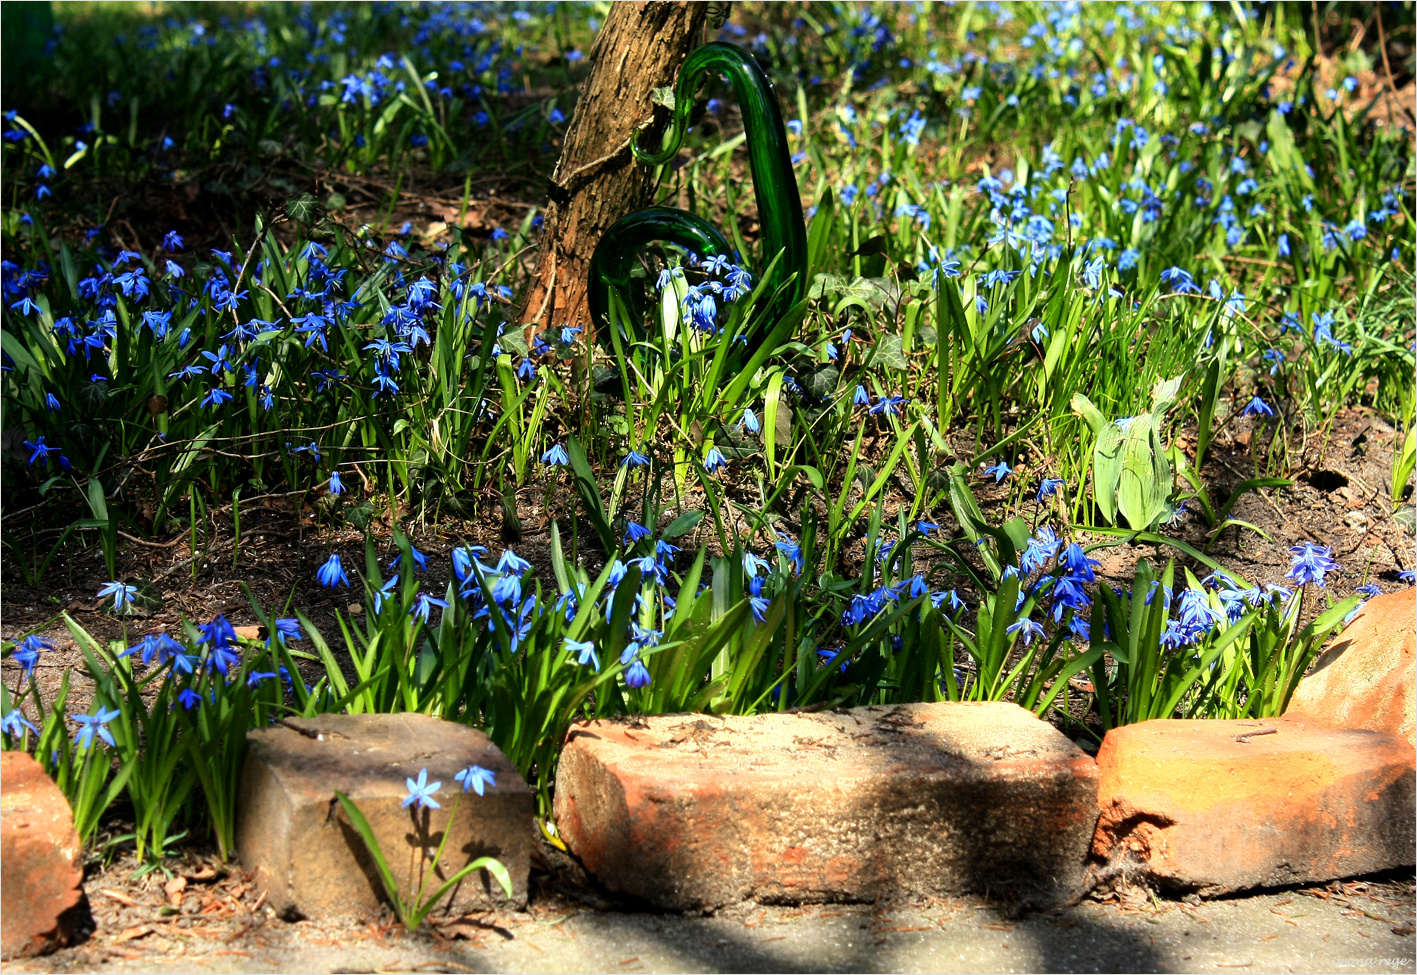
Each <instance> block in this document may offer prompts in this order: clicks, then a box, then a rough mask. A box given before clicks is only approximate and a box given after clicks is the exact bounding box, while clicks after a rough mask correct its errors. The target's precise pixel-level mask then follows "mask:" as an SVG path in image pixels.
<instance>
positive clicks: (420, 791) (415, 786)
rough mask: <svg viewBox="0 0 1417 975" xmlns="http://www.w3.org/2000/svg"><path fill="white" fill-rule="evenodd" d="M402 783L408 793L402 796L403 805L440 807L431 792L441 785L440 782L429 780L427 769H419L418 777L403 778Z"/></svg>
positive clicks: (426, 807)
mask: <svg viewBox="0 0 1417 975" xmlns="http://www.w3.org/2000/svg"><path fill="white" fill-rule="evenodd" d="M404 785H405V786H406V787H407V788H408V795H406V796H404V799H403V807H404V808H405V809H407V808H408V807H409V806H415V807H417V808H419V809H441V808H442V806H440V805H439V804H438V800H437V799H434V798H433V794H434V793H435V792H437V791H438V790H439V789H441V788H442V787H443V783H441V782H429V781H428V770H427V769H426V768H425V769H419V771H418V778H417V779H416V780H415V779H404Z"/></svg>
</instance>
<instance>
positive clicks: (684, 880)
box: [555, 703, 1097, 910]
mask: <svg viewBox="0 0 1417 975" xmlns="http://www.w3.org/2000/svg"><path fill="white" fill-rule="evenodd" d="M1096 776H1097V769H1096V764H1095V763H1094V762H1093V760H1092V759H1091V758H1089V757H1088V756H1087V755H1086V754H1084V753H1083V752H1082V751H1081V750H1080V749H1078V748H1077V747H1076V746H1075V745H1074V744H1073V743H1072V742H1070V741H1069V740H1068V739H1067V738H1066V737H1064V736H1063V735H1062V734H1060V733H1059V732H1058V731H1056V730H1055V729H1053V728H1052V727H1051V726H1049V725H1047V724H1045V723H1044V722H1042V721H1039V720H1038V719H1036V718H1034V717H1033V715H1031V714H1029V713H1028V712H1027V711H1025V710H1023V709H1022V708H1019V707H1017V706H1015V705H1013V704H1006V703H980V704H960V703H943V704H914V705H904V706H900V707H891V708H887V707H866V708H856V709H854V710H851V711H841V712H826V713H814V714H806V713H793V714H766V715H758V716H754V717H719V716H713V715H666V716H661V717H652V718H643V719H635V720H633V721H628V722H627V721H594V722H588V723H583V724H580V725H577V726H575V727H574V728H573V729H572V731H571V733H570V735H569V736H568V739H567V744H566V747H565V749H564V751H563V752H562V755H561V761H560V765H559V766H558V771H557V776H556V806H555V810H556V824H557V828H558V829H559V830H560V832H561V837H562V839H563V840H564V841H565V842H566V843H567V845H568V846H569V847H570V849H571V850H572V851H573V852H574V853H575V854H576V855H577V856H578V857H580V859H581V861H582V862H583V863H584V864H585V866H586V868H587V869H589V870H590V871H591V872H593V873H595V874H597V875H598V876H599V878H600V879H601V881H602V882H604V883H605V884H606V885H607V886H608V887H610V888H612V889H615V890H619V891H623V892H626V893H629V894H633V895H635V896H638V897H641V898H643V899H645V900H647V901H650V902H652V903H654V904H656V905H658V906H660V907H663V908H667V909H671V910H696V909H709V908H714V907H718V906H721V905H726V904H731V903H734V902H738V901H744V900H756V901H759V902H763V903H806V902H831V901H874V900H875V899H876V898H878V897H880V896H883V895H892V894H937V895H948V894H954V893H959V892H964V891H980V892H988V893H990V894H994V895H999V896H1003V897H1009V898H1015V899H1017V900H1019V901H1022V902H1028V903H1036V904H1055V903H1060V902H1067V901H1071V900H1074V899H1076V898H1077V897H1078V896H1080V895H1081V894H1082V892H1083V891H1084V883H1085V875H1086V862H1087V851H1088V844H1089V842H1090V840H1091V837H1092V832H1093V826H1094V824H1095V823H1096V819H1097V807H1096V795H1097V778H1096Z"/></svg>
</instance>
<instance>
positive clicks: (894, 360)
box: [876, 334, 907, 370]
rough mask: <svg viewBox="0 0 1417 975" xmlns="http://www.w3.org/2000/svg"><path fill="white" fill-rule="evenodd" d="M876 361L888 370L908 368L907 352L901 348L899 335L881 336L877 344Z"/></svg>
mask: <svg viewBox="0 0 1417 975" xmlns="http://www.w3.org/2000/svg"><path fill="white" fill-rule="evenodd" d="M876 361H877V362H879V363H880V364H881V365H883V366H885V367H886V368H887V369H897V370H899V369H904V368H905V367H906V365H907V362H906V361H905V351H904V350H903V349H902V348H901V344H900V336H899V335H891V334H886V335H882V336H881V338H880V340H879V341H877V343H876Z"/></svg>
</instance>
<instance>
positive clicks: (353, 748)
mask: <svg viewBox="0 0 1417 975" xmlns="http://www.w3.org/2000/svg"><path fill="white" fill-rule="evenodd" d="M247 741H248V743H249V745H250V750H249V752H248V754H247V758H246V765H245V768H244V769H243V776H242V781H241V795H240V807H239V809H238V816H237V836H236V847H237V852H238V853H239V855H240V857H241V862H242V863H243V865H245V866H246V868H247V869H249V870H252V871H253V872H254V873H255V876H256V881H257V883H258V884H260V885H261V887H262V889H263V890H264V891H265V892H266V894H267V902H268V903H269V904H270V905H271V906H272V908H274V909H275V910H276V911H277V912H279V913H282V914H303V915H307V916H311V917H315V916H327V915H332V914H343V915H359V916H368V915H370V914H372V913H373V912H375V911H376V910H377V909H378V904H379V902H380V901H381V900H382V899H383V897H384V894H383V886H382V884H381V883H380V882H379V878H378V875H377V873H376V872H375V867H374V863H373V860H372V858H371V857H370V856H369V855H368V853H367V852H366V849H365V846H364V843H363V841H362V840H361V839H360V837H359V835H358V834H357V833H356V832H355V831H354V829H353V827H352V826H351V825H350V823H349V820H348V818H347V817H346V816H345V814H344V812H343V810H342V809H341V808H340V806H339V804H338V802H337V801H336V800H335V795H334V794H335V790H339V791H341V792H344V793H345V794H347V795H348V796H349V797H350V798H351V799H353V800H354V801H355V803H356V804H357V805H358V806H359V809H360V811H361V812H362V813H364V815H365V817H366V818H367V819H368V820H369V823H370V826H371V827H372V828H373V830H374V833H375V835H376V836H377V837H378V839H379V844H380V846H381V847H382V849H383V851H384V854H385V858H386V859H387V860H388V863H389V867H390V869H391V870H392V872H393V874H394V877H395V878H396V880H397V881H398V883H399V884H400V887H401V889H402V890H403V891H404V892H405V896H407V895H408V894H407V892H408V891H409V890H410V889H411V886H412V884H413V882H414V878H418V879H419V880H421V878H422V877H424V876H425V875H426V874H425V873H424V872H423V871H425V870H426V869H428V866H427V865H428V864H429V862H430V860H431V858H432V856H433V854H434V853H435V852H436V851H437V848H438V844H439V842H440V841H441V840H442V835H443V831H444V830H445V829H448V828H451V829H452V836H451V838H450V839H449V841H448V845H447V847H446V848H445V849H444V852H443V859H442V861H441V865H440V869H439V871H438V876H437V878H435V879H434V880H433V881H432V883H431V884H430V885H429V888H428V889H429V891H432V890H436V889H437V887H438V886H439V884H441V883H442V880H443V879H444V878H446V877H448V876H451V875H452V874H453V873H456V872H457V871H458V870H459V869H461V868H462V867H463V866H465V865H466V864H467V863H469V862H470V861H472V860H474V859H476V858H477V857H480V856H494V857H496V858H497V859H498V860H500V861H501V862H502V864H503V865H504V866H505V867H506V868H507V870H508V872H510V873H511V875H512V882H513V894H514V896H513V904H514V905H515V906H518V907H520V906H523V905H525V903H526V882H527V873H528V870H529V869H530V856H531V843H532V838H533V830H534V825H533V822H534V820H533V815H534V805H533V802H534V801H533V796H532V792H531V790H530V789H529V788H528V787H527V785H526V783H525V782H524V781H523V780H522V778H521V776H520V775H518V774H517V770H516V769H515V768H514V767H513V766H512V764H511V762H509V761H508V760H507V759H506V757H505V756H504V755H503V754H502V753H501V752H500V751H498V749H497V748H496V746H495V745H493V744H492V742H491V741H490V740H489V739H488V738H487V736H486V735H485V734H483V733H482V732H480V731H477V730H475V729H472V728H468V727H466V726H465V725H460V724H456V723H454V722H451V721H440V720H438V719H436V718H430V717H426V716H424V715H417V714H371V715H330V714H327V715H321V716H319V717H317V718H314V719H311V720H300V719H291V720H288V721H286V722H284V723H283V724H278V725H272V726H271V727H269V728H261V729H258V730H254V731H252V732H250V734H249V735H248V738H247ZM474 764H475V765H480V766H482V767H483V768H485V769H488V770H489V771H491V772H494V773H495V774H496V777H497V785H496V787H495V788H492V787H489V788H488V789H487V790H486V794H485V795H483V796H478V795H477V794H476V793H466V794H465V793H464V792H463V788H462V785H461V783H459V782H456V781H454V779H453V776H454V775H455V774H456V773H457V772H458V771H459V770H461V769H464V768H466V767H467V766H469V765H474ZM424 768H426V769H427V770H428V778H429V781H441V782H442V783H443V788H442V789H441V790H440V791H439V792H438V793H437V794H436V795H435V796H434V798H435V799H437V800H438V801H439V802H440V803H441V805H442V808H440V809H432V810H417V811H415V810H414V809H411V808H410V809H405V808H402V805H401V804H402V802H403V798H404V796H406V795H407V794H408V789H407V788H406V786H405V781H404V780H405V779H407V778H417V777H418V772H419V770H420V769H424ZM459 796H461V800H460V801H458V802H457V819H456V821H455V822H453V823H452V825H451V827H450V826H449V821H450V816H451V815H452V812H453V805H454V802H455V800H458V797H459ZM506 903H507V902H506V900H505V898H504V897H503V894H502V890H501V888H500V887H499V886H498V885H497V884H496V883H495V881H493V880H491V879H490V878H489V877H488V876H487V875H486V873H485V872H484V871H477V872H476V873H474V874H472V875H471V876H470V877H468V878H467V879H466V880H464V881H463V882H462V884H460V885H459V887H458V888H457V889H456V890H455V891H454V892H453V894H452V895H450V896H449V897H448V898H447V899H446V900H445V901H444V902H443V903H442V904H441V905H440V906H439V908H438V910H439V911H440V912H441V911H446V910H456V911H468V910H475V909H479V908H485V907H491V906H495V905H505V904H506Z"/></svg>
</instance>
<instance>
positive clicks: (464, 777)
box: [453, 765, 497, 795]
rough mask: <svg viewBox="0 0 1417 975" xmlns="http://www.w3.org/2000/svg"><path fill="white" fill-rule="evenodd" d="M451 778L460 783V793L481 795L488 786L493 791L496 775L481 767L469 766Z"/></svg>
mask: <svg viewBox="0 0 1417 975" xmlns="http://www.w3.org/2000/svg"><path fill="white" fill-rule="evenodd" d="M453 778H454V779H456V780H457V781H459V782H461V783H462V791H464V792H476V793H477V794H478V795H483V794H484V790H485V789H486V788H487V787H488V786H491V787H492V788H494V789H495V788H496V787H497V776H496V773H494V772H490V771H488V770H487V769H485V768H483V767H482V766H481V765H469V766H468V767H467V768H465V769H463V770H462V771H461V772H459V773H458V774H457V775H455V776H453Z"/></svg>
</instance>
